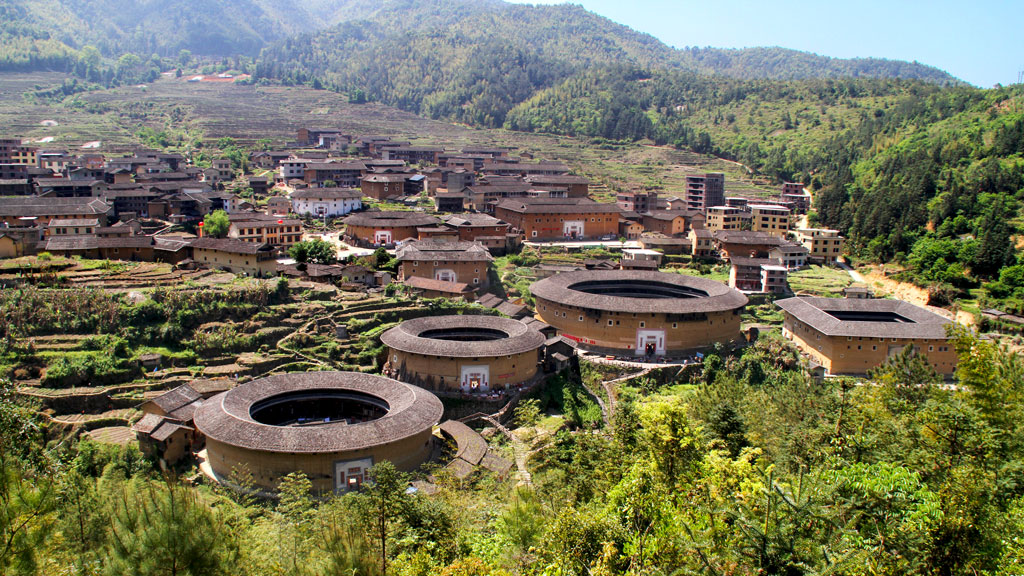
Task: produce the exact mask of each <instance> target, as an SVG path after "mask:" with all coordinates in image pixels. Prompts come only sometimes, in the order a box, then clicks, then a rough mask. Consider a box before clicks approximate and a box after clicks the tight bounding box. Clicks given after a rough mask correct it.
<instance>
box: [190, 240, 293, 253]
mask: <svg viewBox="0 0 1024 576" xmlns="http://www.w3.org/2000/svg"><path fill="white" fill-rule="evenodd" d="M192 248H195V249H199V250H214V251H217V252H227V253H230V254H259V253H260V252H269V251H272V250H273V248H272V247H271V246H270V245H269V244H264V243H260V242H246V241H245V240H238V239H235V238H210V237H203V238H196V239H195V240H193V241H192Z"/></svg>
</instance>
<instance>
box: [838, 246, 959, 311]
mask: <svg viewBox="0 0 1024 576" xmlns="http://www.w3.org/2000/svg"><path fill="white" fill-rule="evenodd" d="M839 265H840V266H841V267H842V268H843V269H844V270H846V272H847V273H848V274H849V275H850V278H852V279H853V281H854V282H858V283H862V284H866V285H867V286H869V287H870V288H872V289H873V290H875V291H876V292H883V293H885V294H887V295H889V296H892V297H894V298H898V299H900V300H903V301H905V302H910V303H911V304H914V305H916V306H920V307H922V308H927V309H929V310H931V311H933V312H935V313H937V314H941V315H942V316H945V317H947V318H949V319H950V320H956V321H957V322H959V323H961V324H963V325H965V326H974V324H975V321H974V315H973V314H971V313H969V312H966V311H964V310H958V311H957V312H956V313H955V314H954V312H953V311H951V310H946V309H945V308H938V307H936V306H929V305H928V291H927V290H925V289H924V288H921V287H920V286H914V285H913V284H910V283H908V282H899V281H897V280H893V279H892V278H889V277H888V276H886V275H885V272H884V269H883V270H875V269H870V270H867V271H866V272H859V271H857V270H854V269H853V268H851V267H850V266H849V265H847V264H845V263H842V262H841V263H840V264H839Z"/></svg>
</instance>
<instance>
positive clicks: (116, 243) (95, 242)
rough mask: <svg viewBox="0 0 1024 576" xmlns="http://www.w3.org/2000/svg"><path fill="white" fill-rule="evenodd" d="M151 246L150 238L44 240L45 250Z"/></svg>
mask: <svg viewBox="0 0 1024 576" xmlns="http://www.w3.org/2000/svg"><path fill="white" fill-rule="evenodd" d="M152 245H153V237H152V236H120V237H117V236H115V237H101V236H94V235H91V234H90V235H81V236H51V237H50V238H48V239H47V240H46V250H47V251H49V252H57V251H60V250H96V249H99V248H146V247H149V246H152Z"/></svg>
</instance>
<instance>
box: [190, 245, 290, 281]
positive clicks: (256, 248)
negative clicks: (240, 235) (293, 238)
mask: <svg viewBox="0 0 1024 576" xmlns="http://www.w3.org/2000/svg"><path fill="white" fill-rule="evenodd" d="M191 246H192V260H194V261H195V262H196V263H198V264H200V265H204V266H208V267H210V268H218V269H220V270H225V271H227V272H234V273H236V274H248V275H250V276H256V277H259V278H265V277H270V276H274V275H275V274H276V273H277V262H276V260H275V258H276V257H277V250H276V249H275V248H274V247H273V246H271V245H270V244H265V243H256V242H247V241H245V240H237V239H234V238H197V239H195V240H193V241H192V245H191Z"/></svg>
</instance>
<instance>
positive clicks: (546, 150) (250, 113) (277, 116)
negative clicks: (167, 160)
mask: <svg viewBox="0 0 1024 576" xmlns="http://www.w3.org/2000/svg"><path fill="white" fill-rule="evenodd" d="M64 78H65V77H64V76H63V75H61V74H56V73H35V74H0V126H3V128H2V129H0V133H3V134H6V135H14V136H21V137H25V138H31V139H33V140H38V139H41V138H44V137H53V138H54V141H53V143H52V144H51V145H52V146H54V147H66V148H69V149H76V148H78V147H79V146H81V145H82V144H83V143H85V142H90V141H96V140H99V141H101V142H102V143H103V146H102V148H101V149H100V150H103V151H108V152H110V151H120V150H123V149H124V148H125V147H127V146H130V145H134V144H138V142H139V140H138V137H137V134H138V131H139V129H140V128H141V127H143V126H148V127H150V128H154V129H156V130H163V129H165V128H171V129H175V130H178V131H187V132H189V133H191V134H199V135H201V136H202V137H203V138H205V139H206V140H207V141H208V142H213V141H215V140H216V139H218V138H221V137H224V136H230V137H232V138H235V139H236V140H238V141H239V142H240V143H242V144H251V143H253V142H255V141H256V140H260V139H269V140H271V141H272V142H274V143H276V144H283V143H284V142H287V141H289V140H292V139H294V137H295V131H296V129H298V128H299V127H302V126H309V127H324V128H337V129H341V130H344V131H347V132H351V133H354V134H383V135H389V136H392V137H394V138H396V139H403V140H410V141H412V142H414V143H418V144H428V143H429V144H438V145H444V146H448V147H452V148H456V147H462V146H465V145H468V144H472V145H482V146H510V147H513V148H515V149H516V151H517V152H518V153H529V154H532V155H534V156H535V157H538V158H545V159H551V160H561V161H564V162H566V163H567V164H568V165H570V166H571V167H572V168H573V169H574V170H575V171H576V172H578V173H581V174H584V175H586V176H588V177H590V178H592V179H593V180H594V181H595V184H596V188H597V192H598V195H599V196H601V197H603V198H604V199H608V198H609V197H610V196H611V194H612V192H613V191H614V190H622V189H631V188H638V187H647V188H656V189H661V190H664V191H665V193H666V194H668V195H677V194H679V193H680V192H681V191H682V190H683V189H684V187H685V177H686V175H687V174H692V173H697V172H710V171H716V172H725V173H726V177H727V182H726V188H727V190H729V191H730V192H733V193H736V194H745V195H750V196H764V195H767V194H770V193H774V190H773V189H772V188H766V187H763V186H759V185H758V184H757V183H755V182H753V181H752V180H751V179H750V178H749V177H748V175H747V173H746V170H745V168H743V167H742V166H740V165H739V164H736V163H733V162H728V161H725V160H719V159H717V158H712V157H708V156H701V155H699V154H694V153H692V152H688V151H680V150H674V149H672V148H669V147H656V146H649V145H642V144H628V145H606V144H604V145H600V146H598V145H595V144H593V143H591V142H590V141H589V140H586V139H576V138H566V137H559V136H550V135H542V134H526V133H520V132H510V131H506V130H483V129H476V128H470V127H467V126H462V125H457V124H452V123H449V122H442V121H436V120H430V119H427V118H422V117H420V116H416V115H415V114H411V113H409V112H404V111H401V110H398V109H395V108H391V107H388V106H382V105H379V104H374V103H369V104H350V103H348V101H347V100H346V98H345V97H344V96H341V95H338V94H335V93H333V92H328V91H323V90H312V89H310V88H303V87H283V86H270V87H257V86H243V85H238V84H233V83H203V82H195V83H189V82H185V81H183V80H182V79H176V78H167V77H164V78H161V79H160V80H158V81H156V82H154V83H152V84H149V85H146V86H145V87H140V86H128V87H121V88H116V89H112V90H97V91H91V92H83V93H80V94H77V95H75V96H72V97H69V98H67V99H65V101H64V102H63V103H56V104H38V103H33V102H29V101H28V100H26V99H25V98H24V96H23V94H25V93H26V92H31V91H33V90H36V89H39V88H46V87H52V86H57V85H59V84H60V83H61V82H62V81H63V80H64ZM45 120H52V121H55V122H57V123H58V125H57V126H49V127H47V126H43V125H42V124H41V123H42V122H43V121H45ZM602 192H603V194H602Z"/></svg>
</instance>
